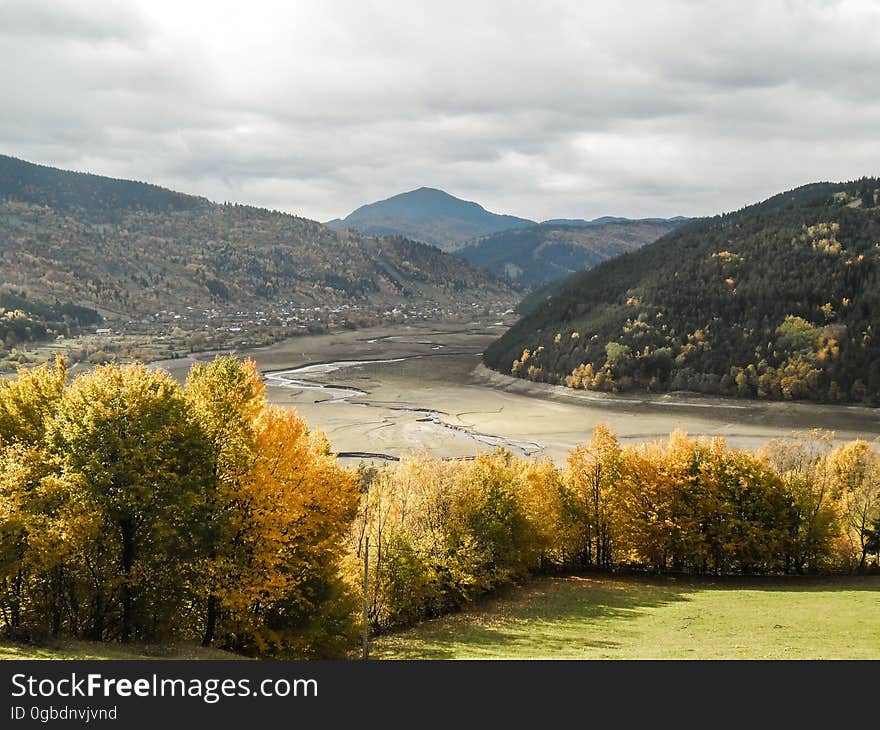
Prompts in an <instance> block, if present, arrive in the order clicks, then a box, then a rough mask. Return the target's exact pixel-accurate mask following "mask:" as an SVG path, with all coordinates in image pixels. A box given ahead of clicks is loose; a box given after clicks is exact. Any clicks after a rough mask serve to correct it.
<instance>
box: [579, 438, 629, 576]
mask: <svg viewBox="0 0 880 730" xmlns="http://www.w3.org/2000/svg"><path fill="white" fill-rule="evenodd" d="M620 469H621V449H620V444H619V443H618V441H617V438H616V437H615V436H614V435H613V434H612V433H611V432H610V431H609V430H608V429H607V428H606V427H605V426H602V425H600V426H597V427H596V428H595V430H594V431H593V436H592V439H591V440H590V444H589V445H588V446H578V447H576V448H575V449H574V451H572V452H571V453H570V454H569V456H568V459H567V460H566V474H567V476H568V479H567V481H566V485H567V489H568V492H569V499H568V504H569V512H570V514H572V515H573V519H574V521H575V522H576V523H579V525H580V531H581V537H580V543H581V547H580V561H581V564H582V565H584V566H585V567H593V566H600V567H608V566H610V565H611V564H612V562H613V557H614V556H613V549H614V540H615V532H616V529H617V525H616V513H617V502H616V496H617V490H618V487H619V485H618V482H619V480H620Z"/></svg>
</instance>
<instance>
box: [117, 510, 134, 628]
mask: <svg viewBox="0 0 880 730" xmlns="http://www.w3.org/2000/svg"><path fill="white" fill-rule="evenodd" d="M119 527H120V531H121V533H122V576H123V580H122V631H121V633H120V640H121V641H122V642H123V643H127V642H129V641H131V634H132V629H133V625H134V616H133V613H134V610H133V608H134V596H133V593H132V589H131V570H132V568H133V567H134V523H133V521H132V519H131V518H130V517H129V518H126V519H124V520H122V522H121V523H120V525H119Z"/></svg>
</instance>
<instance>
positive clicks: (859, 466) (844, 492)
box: [828, 440, 880, 571]
mask: <svg viewBox="0 0 880 730" xmlns="http://www.w3.org/2000/svg"><path fill="white" fill-rule="evenodd" d="M828 461H829V465H830V469H831V472H832V476H833V479H834V495H835V498H836V499H837V501H838V503H839V505H840V509H841V516H842V519H843V522H844V527H845V530H846V537H847V539H848V540H849V543H850V545H851V550H852V555H853V558H854V562H855V567H856V569H857V570H859V571H863V570H864V569H865V566H866V562H867V557H868V554H869V552H870V551H871V528H872V526H873V523H874V521H875V520H877V519H878V518H880V456H878V454H877V451H876V450H875V449H874V448H873V447H872V446H871V445H870V444H869V443H868V442H867V441H863V440H858V441H851V442H849V443H847V444H842V445H841V446H838V447H837V448H836V449H834V451H832V452H831V454H830V455H829V457H828Z"/></svg>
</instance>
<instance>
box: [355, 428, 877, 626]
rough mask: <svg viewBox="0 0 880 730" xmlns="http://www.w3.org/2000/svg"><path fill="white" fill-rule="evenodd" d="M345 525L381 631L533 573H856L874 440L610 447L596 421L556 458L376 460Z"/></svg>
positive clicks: (871, 508) (865, 544) (870, 503)
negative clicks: (756, 448) (349, 525)
mask: <svg viewBox="0 0 880 730" xmlns="http://www.w3.org/2000/svg"><path fill="white" fill-rule="evenodd" d="M352 534H353V539H354V543H353V546H352V553H354V554H358V555H359V554H360V553H359V551H360V550H362V549H363V546H364V542H365V538H366V537H367V536H369V537H370V543H369V544H370V576H371V580H370V585H371V586H372V588H371V592H370V595H369V596H368V599H369V600H368V606H369V616H370V621H371V622H372V624H373V625H374V627H376V628H380V629H381V628H390V627H393V626H397V625H401V624H407V623H410V622H412V621H415V620H418V619H421V618H425V617H430V616H436V615H439V614H442V613H446V612H448V611H451V610H455V609H457V608H459V607H461V606H463V605H464V604H466V603H468V602H469V601H471V600H473V599H474V598H475V597H477V596H479V595H481V594H484V593H487V592H490V591H492V590H494V589H496V588H497V587H499V586H501V585H503V584H506V583H510V582H512V581H517V580H520V579H522V578H524V577H526V576H527V575H529V574H531V573H536V572H545V571H580V570H585V569H587V570H597V569H598V570H621V569H626V570H637V571H650V572H657V573H662V572H666V571H683V572H688V573H692V574H709V575H755V574H761V575H782V574H789V573H790V574H805V573H833V572H859V571H865V570H867V569H869V568H872V567H873V568H876V566H877V560H878V551H880V452H878V450H877V448H876V447H875V446H874V445H872V444H869V443H867V442H865V441H853V442H850V443H846V444H841V445H838V446H836V447H834V448H832V443H831V440H830V437H829V436H828V435H827V434H825V435H823V434H818V433H811V434H806V435H804V436H803V437H800V438H797V439H792V440H777V441H773V442H770V443H768V444H767V445H766V446H765V447H764V448H763V449H762V450H761V451H760V452H757V453H753V452H750V451H744V450H738V449H732V448H729V447H728V446H727V445H726V444H725V442H724V441H723V439H717V438H716V439H712V440H705V439H693V438H689V437H688V436H687V435H686V434H684V433H682V432H674V433H672V434H671V435H670V437H669V438H668V440H663V441H657V442H652V443H644V444H628V445H621V444H620V442H619V441H618V440H617V438H616V437H615V436H614V435H613V434H612V433H611V432H610V431H609V430H608V429H606V428H604V427H602V426H600V427H598V428H596V430H595V431H594V433H593V435H592V438H591V439H590V441H589V442H588V443H587V444H586V445H583V446H579V447H577V448H576V449H575V450H574V451H572V452H571V453H570V454H569V456H568V459H567V461H566V463H565V465H564V466H563V467H561V468H557V467H555V466H554V465H552V464H550V463H546V462H536V461H531V460H525V459H519V458H516V457H514V456H513V455H512V454H510V453H507V452H504V451H499V452H497V453H495V454H491V455H480V456H477V457H476V459H474V460H473V461H443V460H437V459H430V458H425V457H412V458H408V459H405V460H403V462H402V463H401V464H400V465H399V466H391V467H384V468H382V469H381V470H380V471H378V472H375V473H373V474H372V479H371V481H370V484H369V488H368V489H367V490H366V492H365V494H364V497H363V498H362V500H361V505H360V508H359V511H358V516H357V519H356V520H355V529H354V530H353V533H352Z"/></svg>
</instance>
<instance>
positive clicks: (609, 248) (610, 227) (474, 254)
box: [456, 219, 680, 288]
mask: <svg viewBox="0 0 880 730" xmlns="http://www.w3.org/2000/svg"><path fill="white" fill-rule="evenodd" d="M677 225H680V222H679V221H666V220H662V219H650V220H644V221H640V220H632V221H628V220H625V219H608V220H607V221H602V222H587V221H583V222H582V223H581V224H580V225H578V224H577V223H565V222H561V223H541V224H540V225H537V226H530V227H528V228H517V229H513V230H508V231H501V232H500V233H494V234H492V235H490V236H486V237H484V238H480V239H478V240H476V241H474V242H472V243H470V244H469V245H467V246H465V247H464V248H462V249H460V250H458V251H457V252H456V253H457V254H458V255H459V256H461V257H462V258H464V259H467V260H468V261H471V262H472V263H475V264H477V265H478V266H482V267H484V268H486V269H489V270H490V271H492V272H494V273H496V274H498V275H499V276H505V277H507V278H508V279H510V281H511V282H513V283H517V284H520V285H522V286H524V287H528V288H531V287H536V286H541V285H543V284H546V283H547V282H550V281H553V280H555V279H559V278H561V277H564V276H566V275H568V274H571V273H573V272H575V271H580V270H581V269H589V268H592V267H593V266H595V265H596V264H598V263H600V262H602V261H604V260H605V259H608V258H611V257H612V256H618V255H620V254H622V253H625V252H627V251H635V250H636V249H638V248H640V247H641V246H644V245H645V244H646V243H650V242H651V241H655V240H657V239H658V238H659V237H660V236H662V235H663V234H665V233H668V232H669V231H671V230H673V229H674V228H675V227H676V226H677Z"/></svg>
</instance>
